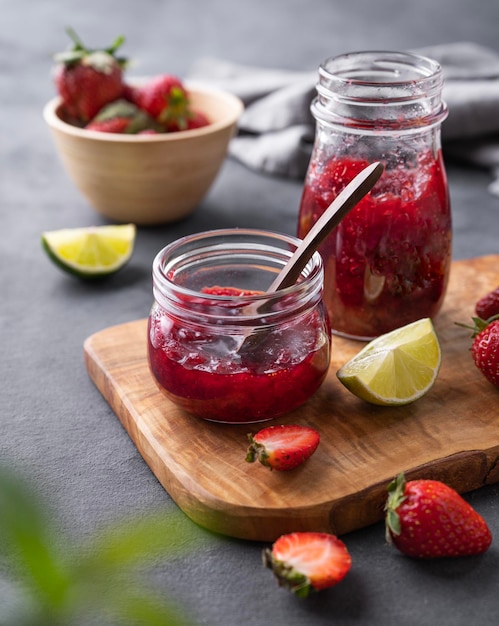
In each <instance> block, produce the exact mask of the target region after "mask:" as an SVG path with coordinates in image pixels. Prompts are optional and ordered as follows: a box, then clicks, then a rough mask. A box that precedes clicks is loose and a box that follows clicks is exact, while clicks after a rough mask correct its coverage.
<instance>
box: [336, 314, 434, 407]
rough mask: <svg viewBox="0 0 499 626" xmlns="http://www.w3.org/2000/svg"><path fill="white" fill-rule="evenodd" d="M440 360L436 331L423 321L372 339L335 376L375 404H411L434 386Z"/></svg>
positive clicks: (353, 391)
mask: <svg viewBox="0 0 499 626" xmlns="http://www.w3.org/2000/svg"><path fill="white" fill-rule="evenodd" d="M441 360H442V353H441V350H440V344H439V341H438V337H437V334H436V332H435V328H434V327H433V324H432V322H431V320H430V319H429V318H424V319H420V320H418V321H416V322H412V323H411V324H407V326H402V327H401V328H397V329H396V330H393V331H391V332H389V333H386V334H385V335H381V336H380V337H377V338H376V339H373V340H372V341H371V342H369V343H368V344H367V345H366V346H364V348H363V349H362V350H361V351H360V352H359V353H358V354H357V355H356V356H354V357H353V358H352V359H350V361H348V363H346V364H345V365H343V367H341V368H340V369H339V370H338V371H337V373H336V375H337V377H338V378H339V380H340V381H341V382H342V383H343V384H344V385H345V387H346V388H347V389H349V390H350V391H351V392H352V393H353V394H355V395H356V396H358V397H359V398H362V399H363V400H366V401H367V402H371V403H372V404H380V405H383V406H387V405H401V404H409V402H413V401H414V400H417V399H418V398H421V396H423V395H424V394H425V393H426V392H427V391H428V390H429V389H430V388H431V387H432V385H433V383H434V382H435V380H436V378H437V375H438V371H439V369H440V363H441Z"/></svg>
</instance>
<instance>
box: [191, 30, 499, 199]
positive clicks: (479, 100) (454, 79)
mask: <svg viewBox="0 0 499 626" xmlns="http://www.w3.org/2000/svg"><path fill="white" fill-rule="evenodd" d="M414 52H417V53H419V54H423V55H426V56H428V57H431V58H433V59H435V60H436V61H438V62H439V63H440V64H441V65H442V70H443V74H444V79H445V84H444V89H443V98H444V100H445V101H446V102H447V105H448V107H449V117H448V118H447V120H446V121H445V122H444V124H443V127H442V141H443V145H444V150H445V151H447V152H448V153H449V154H451V155H455V156H457V157H458V158H460V159H466V160H467V161H468V162H470V163H473V164H476V165H478V166H481V167H487V168H489V169H490V170H491V171H492V173H493V174H494V175H495V176H496V180H495V181H494V182H493V183H492V184H491V186H490V191H491V192H492V193H496V194H497V195H499V53H497V52H495V51H494V50H491V49H489V48H485V47H483V46H480V45H478V44H474V43H470V42H458V43H453V44H443V45H437V46H432V47H427V48H420V49H418V50H415V51H414ZM189 78H190V79H193V80H197V81H204V82H209V83H210V84H212V85H217V86H218V87H220V88H222V89H226V90H227V91H230V92H232V93H234V94H236V95H238V96H239V97H240V98H241V99H242V100H243V102H244V103H245V107H246V108H245V111H244V113H243V114H242V116H241V119H240V122H239V129H238V134H237V136H236V137H235V138H234V139H233V140H232V142H231V145H230V154H231V155H232V156H233V157H235V158H236V159H238V160H239V161H241V162H242V163H244V164H246V165H247V166H248V167H250V168H253V169H255V170H259V171H262V172H266V173H268V174H273V175H278V176H286V177H291V178H303V177H304V176H305V172H306V168H307V165H308V161H309V159H310V154H311V150H312V145H313V140H314V131H315V121H314V119H313V116H312V114H311V112H310V104H311V101H312V99H313V98H314V97H315V95H316V91H315V84H316V82H317V79H318V74H317V70H314V71H313V72H291V71H285V70H283V71H281V70H273V69H262V68H257V67H250V66H242V65H237V64H233V63H230V62H227V61H223V60H219V59H213V58H206V59H201V60H200V61H198V62H197V63H196V64H195V65H194V67H193V68H192V69H191V72H190V75H189Z"/></svg>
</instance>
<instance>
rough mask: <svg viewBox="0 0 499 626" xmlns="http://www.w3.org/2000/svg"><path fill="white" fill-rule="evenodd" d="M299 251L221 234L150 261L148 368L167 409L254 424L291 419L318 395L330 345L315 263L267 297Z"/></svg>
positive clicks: (233, 232) (258, 235) (267, 237)
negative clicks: (173, 407) (172, 406)
mask: <svg viewBox="0 0 499 626" xmlns="http://www.w3.org/2000/svg"><path fill="white" fill-rule="evenodd" d="M298 244H299V240H298V239H296V238H294V237H289V236H286V235H279V234H276V233H269V232H265V231H260V230H250V229H226V230H215V231H209V232H206V233H200V234H197V235H191V236H188V237H184V238H182V239H179V240H178V241H176V242H173V243H172V244H170V245H168V246H166V247H165V248H164V249H163V250H161V251H160V252H159V253H158V254H157V256H156V258H155V259H154V262H153V293H154V303H153V306H152V308H151V312H150V316H149V321H148V359H149V367H150V371H151V374H152V376H153V378H154V380H155V381H156V383H157V385H158V387H159V389H160V390H161V391H162V392H163V393H164V394H165V395H166V397H167V398H169V399H170V400H171V401H172V402H173V403H175V404H176V405H178V406H180V407H182V408H183V409H185V410H186V411H187V412H189V413H191V414H193V415H195V416H197V417H200V418H203V419H206V420H211V421H216V422H225V423H252V422H260V421H265V420H270V419H273V418H276V417H278V416H279V415H282V414H284V413H287V412H289V411H292V410H293V409H295V408H296V407H298V406H300V405H301V404H303V403H304V402H305V401H306V400H308V398H310V396H312V394H313V393H315V391H317V389H318V388H319V386H320V385H321V383H322V382H323V380H324V378H325V377H326V374H327V371H328V368H329V360H330V345H331V337H330V326H329V320H328V316H327V313H326V310H325V307H324V305H323V301H322V290H323V267H322V260H321V257H320V255H319V254H318V253H315V254H314V256H313V257H312V259H311V260H310V261H309V262H308V264H307V265H306V267H305V268H304V270H303V271H302V274H301V276H300V278H299V280H298V281H297V282H296V284H294V285H292V286H291V287H288V288H286V289H283V290H279V291H277V292H275V293H273V294H266V293H265V290H266V289H267V288H268V287H269V285H270V284H271V282H272V280H273V279H274V278H275V276H276V274H277V273H278V272H279V271H280V270H281V269H282V267H283V266H284V265H285V264H286V262H287V261H288V260H289V258H290V257H291V255H292V254H293V252H294V250H295V249H296V248H297V246H298Z"/></svg>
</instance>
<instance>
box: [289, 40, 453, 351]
mask: <svg viewBox="0 0 499 626" xmlns="http://www.w3.org/2000/svg"><path fill="white" fill-rule="evenodd" d="M442 86H443V79H442V72H441V68H440V66H439V65H438V63H436V62H435V61H433V60H431V59H428V58H425V57H422V56H418V55H414V54H407V53H402V52H356V53H352V54H345V55H342V56H339V57H334V58H330V59H328V60H326V61H325V62H324V63H323V64H322V65H321V66H320V68H319V81H318V84H317V97H316V98H315V99H314V101H313V103H312V113H313V115H314V117H315V119H316V137H315V143H314V148H313V153H312V157H311V160H310V164H309V168H308V171H307V175H306V179H305V185H304V190H303V195H302V199H301V205H300V212H299V220H298V221H299V223H298V235H299V237H304V236H305V234H306V233H307V232H308V231H309V230H310V228H311V227H312V225H313V224H314V223H315V222H316V221H317V219H318V217H319V216H320V215H321V214H322V213H323V212H324V210H325V209H326V208H327V206H328V205H329V204H330V202H331V201H332V200H333V199H334V198H335V196H337V195H338V193H339V192H340V191H341V190H342V189H343V187H345V186H346V185H347V184H348V183H349V182H350V180H351V179H352V178H353V177H354V176H355V175H356V174H357V173H358V172H359V171H360V170H361V169H363V168H364V167H365V166H366V165H368V164H369V163H371V162H374V161H381V162H382V163H383V165H384V167H385V171H384V173H383V175H382V176H381V178H380V180H379V181H378V182H377V183H376V185H375V186H374V188H373V189H372V191H371V192H370V193H369V194H368V196H366V197H365V198H364V199H363V200H362V201H361V202H360V203H359V204H358V205H357V207H355V208H354V209H353V210H352V211H351V212H350V214H349V215H348V216H347V217H346V218H345V219H344V220H343V221H342V222H341V224H340V225H339V226H338V227H337V228H336V229H335V230H334V231H333V232H332V234H331V235H329V236H328V238H327V239H326V241H325V242H324V243H323V244H322V246H321V248H320V252H321V254H322V256H323V260H324V267H325V284H324V300H325V303H326V306H327V310H328V314H329V317H330V321H331V326H332V329H333V332H336V333H338V334H341V335H344V336H348V337H353V338H359V339H371V338H373V337H376V336H378V335H380V334H383V333H386V332H388V331H390V330H393V329H394V328H397V327H399V326H402V325H404V324H408V323H410V322H412V321H415V320H417V319H419V318H422V317H434V316H435V315H436V314H437V312H438V311H439V309H440V307H441V305H442V302H443V298H444V295H445V291H446V287H447V282H448V276H449V271H450V263H451V254H452V249H451V248H452V231H451V211H450V203H449V194H448V188H447V178H446V173H445V168H444V163H443V159H442V151H441V142H440V126H441V123H442V121H443V120H444V119H445V118H446V116H447V107H446V105H445V103H444V102H443V101H442V100H441V91H442Z"/></svg>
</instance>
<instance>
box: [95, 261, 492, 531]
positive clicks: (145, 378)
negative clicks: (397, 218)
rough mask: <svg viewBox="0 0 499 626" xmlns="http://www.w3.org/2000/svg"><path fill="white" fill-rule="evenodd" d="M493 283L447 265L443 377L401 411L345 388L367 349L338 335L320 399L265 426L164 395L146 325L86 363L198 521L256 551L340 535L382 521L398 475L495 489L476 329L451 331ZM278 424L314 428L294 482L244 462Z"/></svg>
mask: <svg viewBox="0 0 499 626" xmlns="http://www.w3.org/2000/svg"><path fill="white" fill-rule="evenodd" d="M498 285H499V255H492V256H485V257H480V258H474V259H468V260H460V261H455V262H454V263H453V264H452V270H451V275H450V281H449V288H448V291H447V295H446V298H445V302H444V306H443V308H442V310H441V312H440V313H439V314H438V315H437V316H436V318H435V320H434V323H435V327H436V329H437V333H438V336H439V340H440V343H441V347H442V365H441V369H440V372H439V375H438V378H437V380H436V382H435V384H434V386H433V387H432V389H431V390H430V391H429V392H428V393H427V394H426V395H425V396H423V397H422V398H420V399H419V400H417V401H416V402H413V403H412V404H409V405H406V406H402V407H379V406H374V405H370V404H367V403H365V402H363V401H361V400H359V399H358V398H356V397H355V396H354V395H353V394H351V393H350V392H349V391H347V390H346V389H345V388H344V387H343V386H342V385H341V383H340V382H339V381H338V379H337V377H336V371H337V370H338V368H339V367H340V366H341V365H343V363H345V362H346V361H347V360H348V359H349V358H351V357H352V356H353V355H354V354H355V353H356V352H358V351H359V350H360V348H361V347H362V345H363V344H362V343H359V342H356V341H352V340H347V339H343V338H340V337H336V336H333V339H332V344H333V345H332V359H331V367H330V371H329V373H328V377H327V379H326V381H325V382H324V384H323V385H322V387H321V388H320V389H319V391H318V392H317V393H316V394H315V395H314V396H313V398H311V399H310V400H309V401H308V402H307V403H306V404H305V405H303V406H302V407H300V408H299V409H297V410H295V411H294V412H293V413H291V414H289V415H287V416H286V417H285V418H281V419H278V420H275V421H273V422H267V423H266V424H263V425H262V424H253V425H225V424H216V423H211V422H207V421H204V420H201V419H199V418H195V417H192V416H190V415H188V414H186V413H185V412H183V411H182V410H181V409H179V408H177V407H176V406H175V405H173V403H171V402H170V401H169V400H168V399H167V398H166V397H164V396H163V395H162V393H161V392H160V391H159V390H158V388H157V387H156V384H155V382H154V381H153V379H152V377H151V375H150V372H149V367H148V363H147V352H146V332H147V321H146V320H145V319H141V320H136V321H132V322H129V323H125V324H121V325H118V326H113V327H111V328H107V329H105V330H102V331H100V332H97V333H95V334H93V335H92V336H90V337H88V339H86V341H85V344H84V355H85V362H86V366H87V370H88V373H89V375H90V377H91V379H92V380H93V381H94V383H95V385H96V386H97V388H98V389H99V390H100V392H101V393H102V395H103V396H104V398H105V399H106V400H107V402H108V403H109V405H110V406H111V408H112V409H113V411H114V412H115V413H116V415H117V417H118V418H119V420H120V421H121V423H122V424H123V426H124V428H125V429H126V431H127V432H128V434H129V436H130V437H131V439H132V441H133V442H134V443H135V445H136V447H137V449H138V451H139V452H140V454H141V455H142V457H143V458H144V460H145V461H146V463H147V464H148V465H149V467H150V469H151V470H152V471H153V472H154V474H155V475H156V477H157V478H158V480H159V481H160V483H161V484H162V485H163V487H164V488H165V490H166V491H167V492H168V494H169V495H170V496H171V498H172V499H173V500H174V501H175V502H176V503H177V505H178V506H179V507H180V508H181V509H182V510H183V511H184V513H185V514H186V515H187V516H188V517H189V518H191V519H192V520H193V521H194V522H196V523H198V524H199V525H201V526H203V527H205V528H207V529H209V530H211V531H214V532H217V533H222V534H225V535H229V536H232V537H237V538H243V539H250V540H255V541H273V540H275V539H276V538H277V537H278V536H279V535H280V534H283V533H286V532H292V531H304V530H315V531H323V532H332V533H335V534H338V535H342V534H344V533H347V532H350V531H353V530H356V529H359V528H362V527H365V526H367V525H369V524H372V523H375V522H377V521H379V520H381V519H382V518H383V506H384V503H385V500H386V487H387V484H388V483H389V481H390V480H391V479H392V478H393V477H394V476H396V475H397V474H398V473H399V472H401V471H404V472H405V474H406V476H407V477H408V478H416V477H419V478H432V479H436V480H442V481H444V482H446V483H448V484H449V485H451V486H452V487H454V488H455V489H456V490H457V491H459V492H460V493H464V492H468V491H471V490H473V489H476V488H479V487H481V486H483V485H486V484H492V483H495V482H499V463H498V459H499V389H497V388H495V387H494V386H493V385H491V384H490V383H489V382H488V381H487V380H486V379H485V378H484V377H483V376H482V374H481V373H480V372H479V371H478V369H476V367H475V365H474V364H473V362H472V357H471V354H470V345H471V333H470V331H469V330H467V329H465V328H462V327H460V326H458V325H456V324H455V322H458V321H459V322H465V323H467V322H470V323H471V316H472V315H474V314H475V313H474V304H475V302H476V300H477V299H478V298H479V297H481V296H482V295H484V294H485V293H486V292H488V291H489V290H491V289H493V288H495V287H496V286H498ZM272 423H282V424H284V423H299V424H307V425H309V426H312V427H314V428H316V429H317V430H318V431H319V432H320V435H321V442H320V445H319V447H318V449H317V451H316V452H315V454H314V455H313V456H312V457H311V458H310V459H308V460H307V461H306V462H305V463H304V464H303V465H301V466H300V467H299V468H297V469H295V470H292V471H288V472H278V471H271V470H269V469H268V468H266V467H264V466H263V465H261V464H260V463H253V464H250V463H247V462H246V461H245V455H246V449H247V446H248V441H247V433H248V432H253V433H254V432H256V431H257V430H258V429H260V428H262V427H263V426H264V425H269V424H272Z"/></svg>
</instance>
